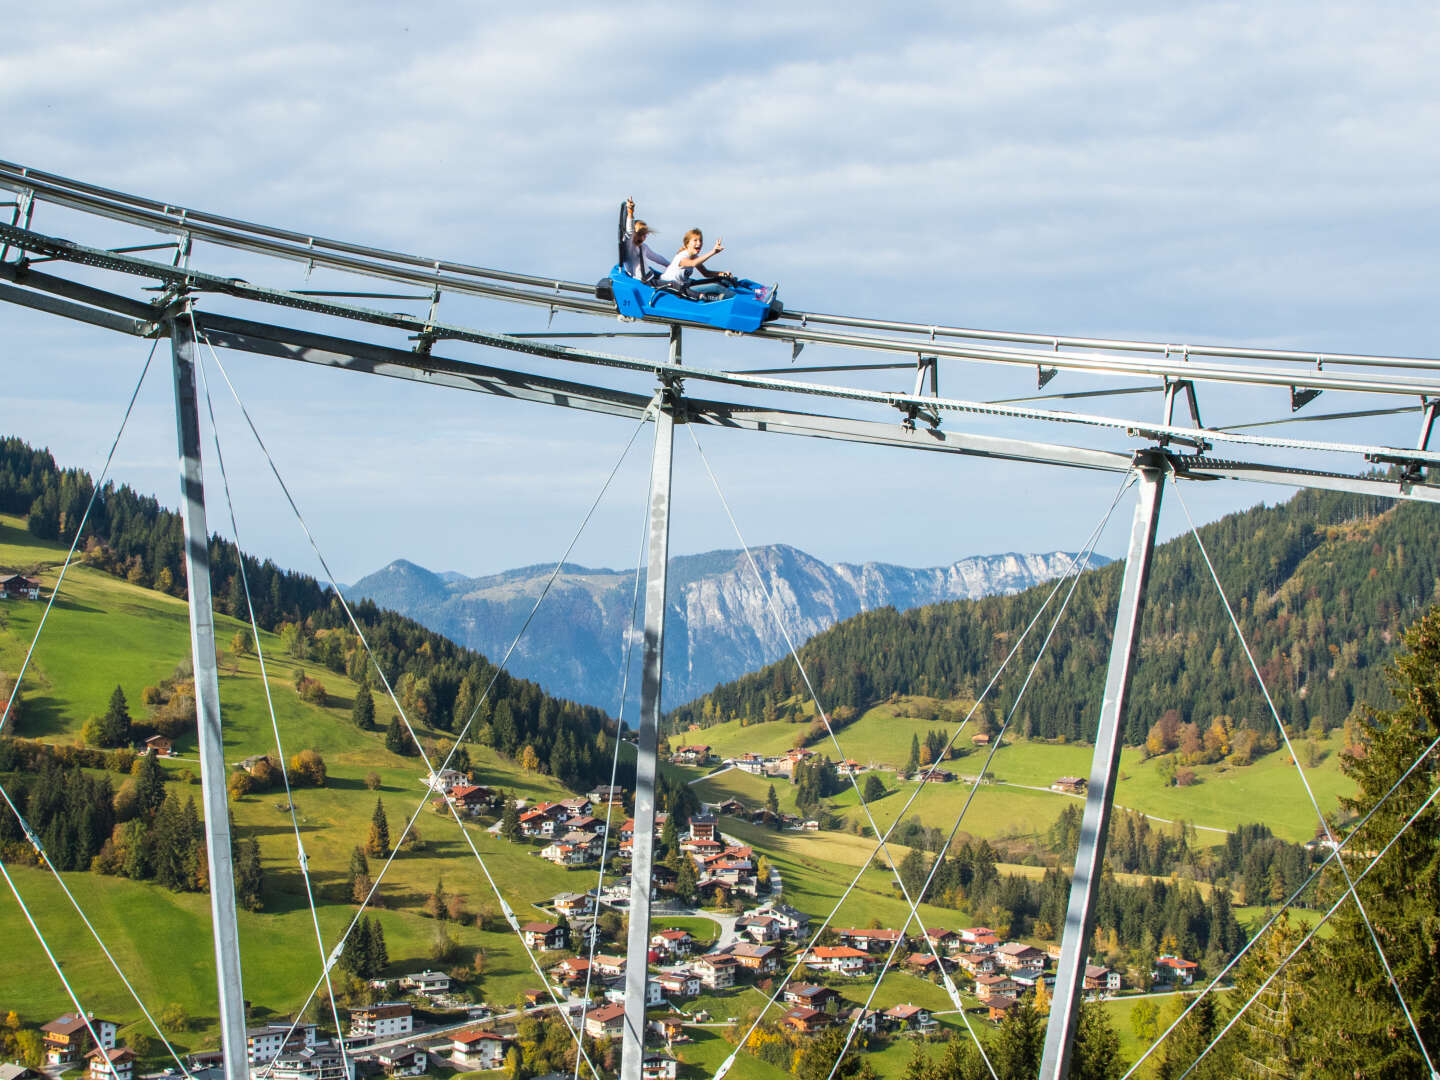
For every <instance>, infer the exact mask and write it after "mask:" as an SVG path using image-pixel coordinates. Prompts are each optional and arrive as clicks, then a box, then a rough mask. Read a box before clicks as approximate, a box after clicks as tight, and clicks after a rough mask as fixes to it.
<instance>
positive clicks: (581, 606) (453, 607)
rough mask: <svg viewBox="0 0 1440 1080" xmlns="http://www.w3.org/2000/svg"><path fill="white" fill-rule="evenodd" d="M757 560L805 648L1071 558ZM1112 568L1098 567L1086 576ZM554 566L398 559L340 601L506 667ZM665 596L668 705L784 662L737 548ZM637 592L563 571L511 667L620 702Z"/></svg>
mask: <svg viewBox="0 0 1440 1080" xmlns="http://www.w3.org/2000/svg"><path fill="white" fill-rule="evenodd" d="M754 556H755V563H756V565H757V566H758V567H759V569H760V573H761V575H762V577H763V578H764V581H765V587H766V588H767V589H769V590H770V592H771V594H772V595H773V596H774V597H775V602H776V605H777V606H778V607H779V609H780V615H781V618H782V619H783V620H784V623H785V626H786V628H787V629H788V631H789V632H790V635H791V636H792V637H793V638H794V640H795V643H796V645H797V646H798V645H799V644H801V643H802V642H804V641H806V640H808V639H809V638H811V637H813V636H814V635H815V634H817V633H819V632H820V631H822V630H825V629H827V628H829V627H831V626H833V625H835V624H836V623H837V622H840V621H842V620H844V619H847V618H850V617H851V616H853V615H857V614H859V613H861V612H864V611H873V610H875V609H877V608H883V607H894V608H896V609H897V610H901V611H905V610H908V609H910V608H914V607H919V606H921V605H924V604H933V603H938V602H940V601H942V600H960V599H975V598H978V597H981V596H988V595H993V594H995V593H1011V592H1017V591H1019V590H1021V589H1025V588H1028V587H1030V586H1032V585H1034V584H1037V583H1038V582H1042V581H1045V580H1048V579H1050V578H1053V577H1055V576H1057V575H1058V574H1060V573H1062V572H1063V571H1064V569H1065V567H1066V566H1067V565H1068V564H1069V561H1070V559H1071V556H1070V555H1068V554H1066V553H1065V552H1059V551H1054V552H1048V553H1044V554H1016V553H1013V552H1012V553H1007V554H1003V555H977V556H971V557H968V558H964V559H961V560H959V561H957V562H954V563H951V564H950V565H949V566H939V567H930V568H926V569H912V568H909V567H904V566H894V565H890V564H888V563H876V562H869V563H863V564H859V565H856V564H851V563H839V564H833V565H832V564H829V563H825V562H822V561H821V560H819V559H817V558H815V557H814V556H812V555H808V554H806V553H805V552H803V551H800V550H798V549H796V548H793V547H789V546H786V545H783V544H777V545H772V546H769V547H763V548H757V549H755V551H754ZM1108 561H1109V560H1108V559H1106V558H1104V557H1103V556H1093V557H1092V565H1096V566H1099V565H1103V564H1104V563H1106V562H1108ZM552 569H553V566H544V565H537V566H527V567H520V568H518V569H514V570H507V571H504V572H503V573H499V574H492V575H488V576H485V577H477V578H465V577H463V576H462V575H459V574H455V573H453V572H446V573H434V572H432V571H430V570H427V569H425V568H424V567H421V566H417V565H415V564H414V563H412V562H409V561H407V560H404V559H397V560H396V561H394V562H392V563H390V565H388V566H386V567H384V568H383V569H381V570H378V571H376V572H375V573H373V574H370V575H369V576H367V577H364V578H361V579H360V580H359V581H357V582H356V583H355V584H354V585H352V586H350V587H349V588H348V589H347V590H346V594H347V595H348V596H353V597H360V598H365V599H369V600H373V601H374V602H375V603H377V604H379V605H380V606H382V607H386V608H391V609H393V610H395V611H398V612H402V613H404V614H406V615H408V616H410V617H411V618H413V619H415V620H416V621H418V622H420V623H421V624H422V625H424V626H426V627H428V628H430V629H431V630H434V631H436V632H438V633H441V634H444V635H445V636H447V637H449V638H451V639H452V640H454V641H456V642H458V643H460V644H462V645H465V646H468V647H470V648H474V649H478V650H480V651H481V652H483V653H485V655H487V656H491V657H493V658H494V659H495V660H496V661H497V662H498V661H500V660H501V658H502V657H504V655H505V650H506V649H507V648H508V647H509V645H510V641H511V639H512V638H513V637H514V635H515V633H516V632H517V631H518V630H519V628H520V626H521V625H522V624H523V622H524V620H525V616H526V615H528V614H529V612H530V609H531V607H532V606H533V605H534V603H535V598H536V597H537V596H538V595H539V594H540V590H541V589H542V588H543V587H544V584H545V581H546V579H547V578H548V577H549V575H550V572H551V570H552ZM640 587H641V588H642V589H643V588H644V575H643V574H642V575H641V582H640ZM668 591H669V596H670V610H669V615H668V618H667V620H666V626H665V669H666V670H665V689H664V695H663V699H664V702H665V703H666V704H667V705H668V706H673V705H678V704H680V703H682V702H685V701H689V700H691V699H692V698H695V697H697V696H698V695H700V694H703V693H705V692H706V691H707V690H709V689H710V688H711V687H713V686H715V685H716V684H718V683H722V682H726V681H728V680H730V679H734V678H736V677H738V676H740V675H742V674H744V673H745V672H747V671H752V670H754V669H755V668H758V667H762V666H763V665H765V664H768V663H770V662H772V661H774V660H776V659H779V658H780V657H782V656H784V655H785V653H786V651H787V649H786V645H785V640H784V637H783V636H782V634H781V633H780V631H779V629H778V628H777V627H776V625H775V619H774V617H773V616H772V615H771V613H770V612H769V610H768V605H767V604H766V601H765V594H764V592H763V591H762V590H761V589H760V587H759V585H758V584H757V582H756V581H755V575H754V574H753V573H752V572H751V570H750V567H749V564H748V562H747V560H746V558H745V554H744V552H743V551H712V552H706V553H704V554H700V555H686V556H680V557H678V558H675V559H672V560H671V562H670V571H669V590H668ZM634 595H635V572H634V571H632V570H605V569H591V568H589V567H584V566H578V565H575V564H571V563H567V564H566V565H565V566H564V567H563V569H562V571H561V573H560V575H559V577H557V578H556V580H555V584H554V586H552V588H551V591H550V595H549V596H548V597H547V598H546V600H545V603H544V604H543V605H542V606H541V608H540V610H539V612H538V613H537V615H536V617H535V621H534V622H533V623H532V624H531V626H530V629H529V630H528V631H527V632H526V634H525V638H524V639H523V640H522V641H521V642H520V644H519V646H517V648H516V650H515V653H514V655H513V656H511V658H510V662H509V664H508V667H509V669H510V670H511V671H512V672H514V673H515V674H516V675H517V676H520V677H522V678H531V679H534V680H536V681H538V682H539V683H541V685H543V686H545V687H546V688H547V689H548V690H549V691H550V692H551V693H554V694H558V695H560V696H562V697H568V698H571V699H573V700H576V701H581V702H585V703H587V704H594V705H598V706H601V707H603V708H606V709H609V710H611V711H612V712H613V710H614V709H615V708H616V707H617V706H616V703H617V702H618V700H619V689H620V648H621V643H622V635H623V633H624V629H625V627H626V626H627V625H628V624H629V620H630V611H631V603H632V599H633V597H634ZM637 693H638V681H637V679H636V678H635V677H633V676H632V678H631V693H630V694H629V699H630V700H629V702H627V706H626V711H627V714H629V715H633V713H631V712H630V709H631V708H633V706H634V704H635V701H636V695H637Z"/></svg>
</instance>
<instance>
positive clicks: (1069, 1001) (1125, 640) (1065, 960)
mask: <svg viewBox="0 0 1440 1080" xmlns="http://www.w3.org/2000/svg"><path fill="white" fill-rule="evenodd" d="M1135 464H1136V466H1137V467H1138V469H1139V472H1140V498H1139V501H1138V502H1137V503H1136V505H1135V519H1134V522H1133V523H1132V524H1131V526H1130V550H1129V553H1128V554H1127V555H1126V557H1125V578H1124V581H1123V583H1122V584H1121V586H1120V603H1119V605H1118V606H1117V608H1116V611H1115V636H1114V639H1113V640H1112V641H1111V643H1110V668H1109V672H1108V673H1107V675H1106V676H1105V698H1104V701H1103V702H1102V703H1101V706H1100V726H1099V730H1098V731H1097V732H1096V734H1095V755H1094V758H1093V760H1092V763H1091V766H1090V787H1089V792H1088V793H1087V795H1086V797H1085V817H1084V820H1083V822H1082V823H1081V826H1080V848H1079V851H1078V852H1077V853H1076V856H1075V877H1074V879H1073V880H1072V881H1071V883H1070V906H1069V909H1068V910H1067V911H1066V913H1065V936H1064V938H1063V939H1062V942H1061V947H1060V963H1059V966H1058V968H1057V969H1056V974H1055V994H1054V998H1053V1000H1052V1001H1051V1005H1050V1023H1049V1026H1048V1028H1047V1029H1046V1031H1045V1057H1044V1060H1043V1062H1042V1064H1041V1066H1040V1075H1041V1076H1042V1077H1044V1078H1045V1080H1064V1078H1065V1077H1066V1076H1068V1075H1069V1072H1070V1060H1071V1051H1072V1050H1073V1048H1074V1042H1075V1031H1076V1028H1077V1027H1078V1025H1079V1021H1080V1001H1081V998H1082V997H1083V995H1084V990H1085V960H1086V957H1087V956H1088V954H1089V951H1090V932H1091V930H1092V929H1093V927H1094V908H1095V897H1096V895H1097V894H1098V893H1099V891H1100V871H1101V868H1102V866H1103V865H1104V862H1105V840H1106V833H1107V832H1108V831H1109V828H1110V811H1111V809H1112V807H1113V805H1114V800H1115V774H1116V772H1117V770H1118V768H1119V765H1120V732H1121V726H1122V723H1123V721H1124V719H1125V693H1126V691H1127V690H1128V689H1129V687H1130V666H1131V664H1132V663H1133V661H1134V659H1135V649H1136V645H1137V643H1138V642H1139V637H1140V614H1141V612H1142V611H1143V610H1144V607H1145V582H1146V579H1147V578H1148V577H1149V576H1150V557H1151V556H1152V555H1153V554H1154V552H1155V526H1156V525H1157V524H1158V522H1159V520H1160V495H1161V493H1162V491H1163V489H1164V485H1165V472H1164V458H1163V456H1162V455H1161V454H1160V453H1159V452H1158V451H1153V450H1152V451H1143V452H1141V453H1139V454H1137V455H1136V456H1135Z"/></svg>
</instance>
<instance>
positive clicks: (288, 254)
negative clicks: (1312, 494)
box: [0, 174, 1440, 398]
mask: <svg viewBox="0 0 1440 1080" xmlns="http://www.w3.org/2000/svg"><path fill="white" fill-rule="evenodd" d="M5 183H6V180H5V177H4V175H3V174H0V186H4V185H5ZM35 190H37V191H40V190H41V189H39V188H38V187H37V188H36V189H35ZM47 197H48V198H49V200H50V201H52V202H56V203H59V204H61V205H67V206H70V207H71V208H73V209H78V210H82V211H84V212H90V213H98V214H101V215H103V216H107V217H112V218H116V219H118V220H122V221H125V222H127V223H130V224H134V225H139V226H141V227H145V228H150V229H155V230H158V231H161V232H172V233H182V234H189V235H190V236H191V237H192V238H197V237H198V238H200V239H204V240H208V241H209V242H211V243H214V244H218V245H220V246H224V247H230V248H233V249H236V250H242V251H246V252H248V253H250V254H256V255H263V256H269V257H273V258H282V259H286V260H289V261H292V262H300V263H306V264H308V265H323V266H326V267H329V268H331V269H335V270H341V271H345V272H348V273H355V274H360V275H363V276H366V277H372V278H376V279H379V280H383V281H390V282H403V283H405V284H407V285H412V286H425V287H428V288H432V289H437V290H439V291H441V292H452V293H459V294H462V295H470V296H478V297H482V298H486V299H492V300H500V301H505V302H509V303H519V304H526V305H529V306H532V307H543V308H547V309H551V310H563V311H567V312H571V313H574V314H582V315H596V316H600V317H610V316H613V315H615V310H614V308H613V307H612V306H611V305H610V304H609V303H607V302H605V301H601V300H597V299H592V298H588V297H587V298H583V299H582V298H581V297H579V296H563V295H561V294H560V290H561V289H565V290H567V291H569V292H572V293H591V292H592V291H593V290H592V289H591V287H590V286H588V285H580V284H578V283H575V282H568V283H567V282H564V281H561V280H558V279H551V278H536V277H531V276H527V275H514V274H504V273H502V272H499V271H488V270H484V269H481V268H478V267H467V266H465V264H461V263H447V262H444V261H442V260H432V261H431V262H428V263H427V262H425V261H424V260H421V259H417V258H412V257H402V260H401V261H402V262H403V263H404V265H386V264H385V263H384V262H379V261H375V260H377V259H382V260H383V259H390V258H392V256H393V255H394V253H390V252H385V251H383V250H380V249H366V248H361V247H359V246H358V245H343V244H341V243H340V242H338V241H324V243H325V244H329V245H331V246H332V247H333V248H334V250H335V251H336V253H334V254H330V253H327V251H326V250H324V249H322V248H321V247H317V246H312V238H308V237H303V236H302V235H301V234H298V233H284V231H283V230H268V232H267V234H264V235H250V234H247V233H243V232H235V231H231V230H230V229H229V228H228V227H220V226H216V225H210V224H207V223H206V222H204V221H203V220H201V216H196V217H183V218H182V217H175V216H172V215H170V214H168V213H166V212H165V209H164V208H163V207H162V209H161V210H152V209H149V208H148V207H144V206H137V207H134V208H127V207H124V206H115V205H111V204H109V203H104V202H101V201H99V200H97V199H95V198H93V197H88V196H70V195H66V194H65V193H63V192H56V193H53V194H48V193H47ZM209 216H212V217H213V216H214V215H209ZM221 220H226V221H228V220H231V219H221ZM3 228H4V230H5V231H6V234H7V242H9V243H15V245H16V246H20V245H19V244H18V242H16V241H11V240H10V239H9V236H8V233H9V232H10V231H11V230H14V231H15V232H17V233H25V232H27V231H28V230H19V229H17V228H16V227H15V226H4V227H3ZM269 232H273V233H282V234H283V235H284V236H285V239H284V240H281V239H273V238H271V237H270V236H269V235H268V233H269ZM36 235H40V234H36ZM313 243H319V241H314V242H313ZM77 246H78V245H77ZM91 250H92V252H93V255H92V258H94V257H99V255H100V253H101V249H91ZM351 251H355V252H360V253H362V254H351V253H350V252H351ZM104 254H105V255H112V256H116V257H120V256H121V253H119V252H104ZM45 255H46V257H47V258H51V259H62V258H64V257H65V256H64V255H62V254H60V253H58V252H54V251H46V252H45ZM90 264H91V265H96V264H95V263H93V262H91V263H90ZM152 265H159V264H152ZM421 267H424V268H425V269H420V268H421ZM458 274H469V275H473V277H475V278H485V277H489V278H497V279H500V280H506V281H511V282H518V283H523V284H529V285H536V286H543V287H544V288H546V289H550V290H554V291H547V292H535V291H526V290H525V289H521V288H511V287H507V286H503V285H487V284H483V283H482V282H481V281H479V280H471V279H468V278H466V277H461V276H457V275H458ZM291 295H303V294H301V293H298V292H296V293H292V294H291ZM857 322H858V323H861V324H868V323H879V320H857ZM686 325H692V326H694V327H695V328H696V329H704V330H711V331H713V332H722V331H714V328H713V327H705V326H703V325H698V324H686ZM896 325H897V326H899V325H910V324H896ZM922 329H924V328H922ZM926 332H927V333H928V329H926ZM937 332H938V331H937ZM753 336H754V337H756V338H760V339H771V340H777V341H785V342H790V343H792V344H793V343H796V342H803V343H806V344H821V345H831V346H835V347H839V348H849V349H859V350H863V351H867V352H889V353H900V354H904V355H909V354H911V353H914V354H916V355H921V354H924V355H931V356H936V357H946V358H949V359H957V360H969V361H975V362H981V363H995V364H1004V365H1019V366H1023V367H1032V366H1035V367H1051V368H1056V369H1063V370H1067V371H1077V372H1088V373H1091V374H1095V373H1100V374H1107V375H1124V376H1131V377H1140V378H1159V379H1165V378H1174V379H1188V380H1192V381H1202V382H1215V383H1229V384H1239V385H1257V386H1272V387H1289V388H1293V387H1295V386H1301V385H1303V386H1305V387H1307V388H1311V389H1317V390H1332V391H1348V392H1356V393H1372V394H1397V395H1402V396H1406V397H1421V398H1425V397H1435V396H1440V378H1437V379H1436V380H1433V381H1418V380H1404V381H1397V380H1394V379H1383V378H1379V377H1375V376H1365V375H1352V376H1336V375H1330V374H1327V373H1325V372H1324V371H1322V370H1314V369H1312V370H1311V371H1308V372H1305V373H1303V377H1302V373H1296V372H1286V371H1279V370H1262V369H1255V370H1246V369H1242V368H1235V367H1226V366H1215V365H1209V366H1202V365H1198V364H1192V363H1189V362H1188V361H1168V360H1161V361H1132V360H1126V359H1122V358H1119V357H1109V356H1104V355H1084V354H1077V353H1054V352H1044V353H1041V352H1035V351H1030V350H1024V349H1004V348H998V347H986V346H980V345H975V346H963V345H955V344H951V345H946V344H940V343H938V342H936V341H934V340H932V339H926V340H921V341H916V340H910V339H905V338H899V337H875V336H868V335H859V334H839V333H833V332H829V331H824V330H811V329H809V328H807V327H805V326H803V325H801V326H792V325H785V326H779V325H777V324H774V323H770V324H767V325H765V326H762V327H761V328H760V329H759V330H757V331H755V333H754V335H753ZM1074 340H1076V341H1079V340H1082V339H1078V338H1077V339H1074ZM1317 355H1319V354H1317ZM1312 359H1313V358H1312ZM857 370H864V367H863V366H858V367H857ZM1425 370H1434V371H1435V372H1436V373H1437V375H1440V362H1437V363H1436V364H1435V365H1430V366H1428V367H1426V368H1425Z"/></svg>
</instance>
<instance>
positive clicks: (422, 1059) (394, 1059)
mask: <svg viewBox="0 0 1440 1080" xmlns="http://www.w3.org/2000/svg"><path fill="white" fill-rule="evenodd" d="M371 1054H372V1056H373V1057H374V1058H375V1063H376V1064H377V1065H379V1066H380V1068H382V1069H383V1070H385V1075H386V1076H424V1075H425V1073H426V1072H427V1071H428V1070H429V1068H430V1053H429V1051H427V1050H426V1049H425V1048H424V1047H423V1046H416V1045H414V1044H413V1043H407V1044H406V1045H404V1046H387V1047H385V1048H384V1049H383V1050H372V1051H371Z"/></svg>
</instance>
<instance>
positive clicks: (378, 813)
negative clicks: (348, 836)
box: [365, 799, 390, 857]
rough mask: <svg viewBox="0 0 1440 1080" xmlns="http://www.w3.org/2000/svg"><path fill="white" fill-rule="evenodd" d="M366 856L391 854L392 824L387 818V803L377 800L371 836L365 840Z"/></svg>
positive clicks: (371, 823) (371, 824)
mask: <svg viewBox="0 0 1440 1080" xmlns="http://www.w3.org/2000/svg"><path fill="white" fill-rule="evenodd" d="M365 854H367V855H376V856H382V857H383V856H385V855H389V854H390V822H389V821H388V820H387V819H386V817H385V801H384V800H383V799H376V800H375V813H374V814H372V815H371V816H370V835H369V836H368V837H367V838H366V840H365Z"/></svg>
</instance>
